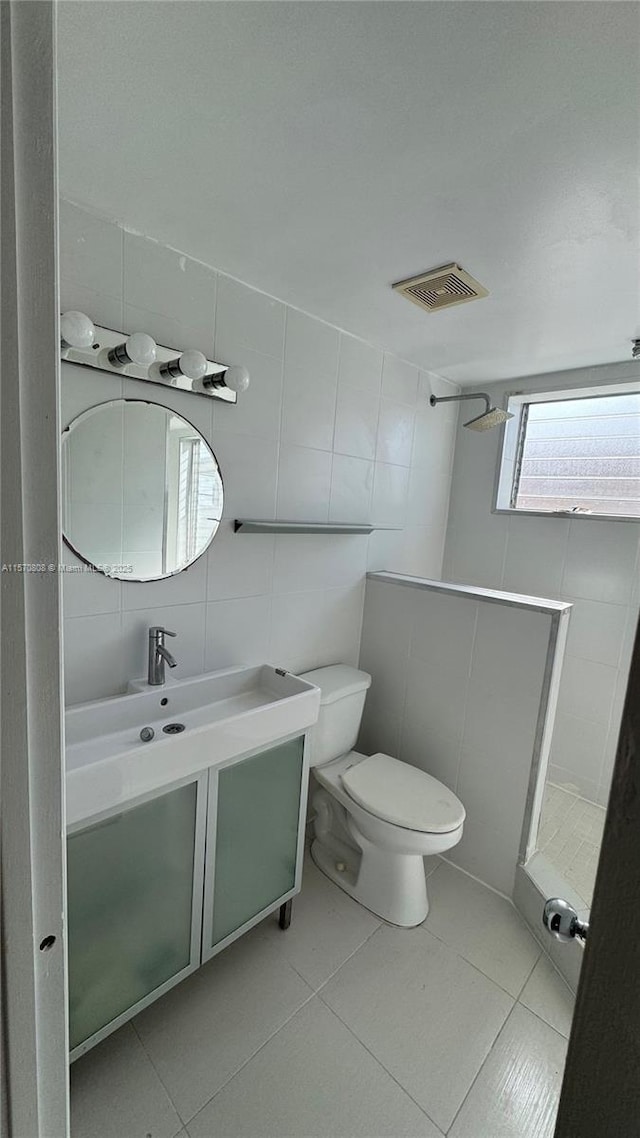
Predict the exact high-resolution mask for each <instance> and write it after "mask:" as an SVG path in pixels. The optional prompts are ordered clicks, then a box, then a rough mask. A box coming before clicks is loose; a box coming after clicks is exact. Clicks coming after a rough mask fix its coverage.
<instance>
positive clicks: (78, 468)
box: [62, 399, 223, 581]
mask: <svg viewBox="0 0 640 1138" xmlns="http://www.w3.org/2000/svg"><path fill="white" fill-rule="evenodd" d="M222 499H223V490H222V477H221V474H220V468H219V466H218V463H217V461H216V457H215V455H214V454H213V451H212V450H211V448H210V447H209V445H208V443H207V442H206V441H205V440H204V439H203V437H202V435H201V434H200V433H199V432H198V431H197V430H196V428H195V427H194V426H192V424H191V423H188V422H187V420H186V419H182V418H181V417H180V416H179V415H176V413H175V412H174V411H170V410H169V409H168V408H167V407H162V406H160V405H159V404H157V403H145V402H142V401H139V400H132V399H116V400H113V402H111V403H101V404H100V405H99V406H97V407H92V408H91V409H90V410H89V411H85V412H84V413H83V414H82V415H79V416H78V418H77V419H74V420H73V422H72V423H71V424H70V425H69V426H68V427H67V429H66V430H65V431H64V433H63V436H62V530H63V537H64V540H65V541H66V543H67V545H68V546H70V548H71V549H72V550H73V551H74V553H77V554H78V556H79V557H81V558H82V560H83V561H85V562H87V563H88V564H89V565H91V566H93V567H94V568H95V569H98V570H100V572H102V573H104V574H106V576H108V577H117V578H118V579H119V580H122V581H157V580H160V579H161V578H162V577H171V576H173V574H174V573H179V572H180V571H181V570H182V569H186V568H187V566H188V565H191V564H192V563H193V562H194V561H195V560H196V559H197V558H198V557H200V555H201V554H202V553H204V551H205V550H206V548H207V546H208V545H209V543H210V542H211V540H212V538H213V536H214V534H215V532H216V530H217V528H218V526H219V525H220V519H221V517H222Z"/></svg>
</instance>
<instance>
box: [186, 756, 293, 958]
mask: <svg viewBox="0 0 640 1138" xmlns="http://www.w3.org/2000/svg"><path fill="white" fill-rule="evenodd" d="M303 748H304V739H302V738H301V739H293V740H292V741H290V742H288V743H280V744H278V746H276V747H271V748H270V749H269V750H267V751H262V752H261V753H260V754H258V755H254V756H253V757H252V758H249V759H243V760H242V761H241V762H238V763H235V764H234V765H233V766H228V767H225V768H224V769H223V770H221V771H219V772H218V775H217V778H216V777H215V775H214V772H213V771H212V772H211V783H210V803H209V812H210V821H209V835H210V837H211V836H212V826H211V814H212V811H213V810H215V819H216V825H215V841H214V842H213V848H212V849H209V850H208V853H207V861H208V866H207V874H206V877H205V924H204V930H205V931H204V944H203V957H204V958H205V959H206V958H207V957H208V956H211V955H212V949H213V947H214V945H217V944H219V943H220V942H221V941H224V940H225V939H226V938H227V937H228V936H230V935H231V934H232V933H234V932H235V931H236V930H238V929H241V928H242V926H243V925H245V924H246V923H247V922H248V921H250V920H251V918H252V917H255V916H256V915H257V914H258V913H261V912H263V910H265V909H267V908H268V907H269V906H270V905H271V906H273V905H274V904H275V903H276V902H277V901H278V900H279V899H280V898H281V897H283V896H284V895H285V894H286V893H289V892H290V891H291V890H293V889H294V888H295V884H296V866H297V857H298V848H299V843H298V838H299V824H300V815H301V798H302V796H303V790H304V792H305V793H304V801H305V802H306V787H305V788H303V786H302V774H303ZM216 784H217V786H216Z"/></svg>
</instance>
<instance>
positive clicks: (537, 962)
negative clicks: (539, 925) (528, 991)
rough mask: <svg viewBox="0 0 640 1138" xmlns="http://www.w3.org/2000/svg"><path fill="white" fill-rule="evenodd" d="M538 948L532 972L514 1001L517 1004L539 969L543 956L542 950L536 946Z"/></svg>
mask: <svg viewBox="0 0 640 1138" xmlns="http://www.w3.org/2000/svg"><path fill="white" fill-rule="evenodd" d="M536 947H537V948H538V955H537V957H536V959H535V961H534V964H533V966H532V968H531V971H530V972H529V974H528V976H527V978H526V980H525V982H524V984H523V985H522V987H521V989H520V991H519V992H518V995H517V996H515V997H514V999H515V1000H516V1003H519V1002H520V997H521V995H522V993H523V992H524V990H525V988H526V986H527V984H528V983H529V981H530V979H531V977H532V976H533V973H534V972H535V970H536V968H537V967H538V964H539V963H540V958H541V956H542V949H541V948H539V947H538V946H537V945H536Z"/></svg>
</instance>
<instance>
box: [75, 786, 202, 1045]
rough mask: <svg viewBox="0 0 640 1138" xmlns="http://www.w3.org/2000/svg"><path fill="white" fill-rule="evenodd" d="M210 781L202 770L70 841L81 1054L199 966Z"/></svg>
mask: <svg viewBox="0 0 640 1138" xmlns="http://www.w3.org/2000/svg"><path fill="white" fill-rule="evenodd" d="M204 779H206V776H204ZM199 784H201V786H200V791H201V793H200V794H199V793H198V791H199ZM205 785H206V783H205V781H203V776H201V778H200V780H198V781H194V782H191V783H189V784H187V785H185V786H181V787H179V788H177V789H175V790H172V791H169V792H168V793H163V794H161V795H159V796H158V797H157V798H153V799H152V800H151V801H147V802H144V803H142V804H141V805H138V806H135V807H132V808H130V809H127V810H126V811H124V812H122V813H120V814H116V815H114V816H112V817H110V818H107V819H105V820H103V821H100V822H98V823H96V824H95V825H91V826H87V827H86V829H82V830H79V831H76V832H75V833H73V834H71V835H70V836H69V837H68V840H67V875H68V911H69V1014H70V1045H71V1050H72V1052H73V1051H74V1049H75V1048H78V1047H80V1045H81V1044H84V1043H85V1042H86V1041H87V1040H89V1039H91V1037H92V1036H94V1035H95V1034H96V1033H97V1032H100V1031H102V1029H103V1028H105V1027H106V1026H107V1025H108V1024H111V1023H112V1022H113V1021H114V1020H117V1019H118V1017H121V1016H123V1015H125V1013H127V1012H128V1011H129V1010H130V1009H133V1008H135V1007H136V1005H138V1004H139V1003H140V1001H144V1000H146V999H147V997H149V996H150V995H151V993H153V992H156V991H157V989H159V988H162V987H163V986H167V987H168V986H171V985H170V983H169V982H170V981H175V980H176V979H181V978H182V976H183V975H185V974H186V972H187V971H190V970H191V969H192V968H195V967H197V965H198V963H199V945H198V939H199V933H200V917H201V908H198V896H197V894H198V892H199V893H200V901H201V889H202V868H201V865H200V867H199V869H197V870H196V872H195V880H194V864H196V857H197V856H198V857H199V858H200V860H202V857H203V844H204V809H205V797H206V795H205ZM194 895H195V905H194ZM194 925H195V927H194ZM194 950H195V955H194ZM131 1014H133V1013H131ZM125 1018H126V1016H125ZM121 1022H122V1021H121ZM114 1026H116V1025H114ZM94 1042H95V1041H94ZM85 1049H86V1048H85V1047H82V1051H84V1050H85ZM79 1053H81V1052H79Z"/></svg>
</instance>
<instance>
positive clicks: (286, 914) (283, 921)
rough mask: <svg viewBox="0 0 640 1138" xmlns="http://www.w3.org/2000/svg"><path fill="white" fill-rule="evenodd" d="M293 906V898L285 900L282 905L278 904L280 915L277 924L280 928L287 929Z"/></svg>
mask: <svg viewBox="0 0 640 1138" xmlns="http://www.w3.org/2000/svg"><path fill="white" fill-rule="evenodd" d="M292 908H293V900H291V901H285V903H284V905H281V906H280V917H279V921H278V924H279V925H280V928H281V929H288V928H289V925H290V924H291V910H292Z"/></svg>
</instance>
